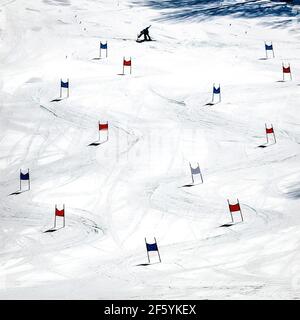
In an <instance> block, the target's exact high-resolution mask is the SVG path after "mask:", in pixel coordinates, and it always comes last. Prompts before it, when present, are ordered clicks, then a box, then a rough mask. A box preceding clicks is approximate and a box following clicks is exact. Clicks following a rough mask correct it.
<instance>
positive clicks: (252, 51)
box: [0, 0, 300, 299]
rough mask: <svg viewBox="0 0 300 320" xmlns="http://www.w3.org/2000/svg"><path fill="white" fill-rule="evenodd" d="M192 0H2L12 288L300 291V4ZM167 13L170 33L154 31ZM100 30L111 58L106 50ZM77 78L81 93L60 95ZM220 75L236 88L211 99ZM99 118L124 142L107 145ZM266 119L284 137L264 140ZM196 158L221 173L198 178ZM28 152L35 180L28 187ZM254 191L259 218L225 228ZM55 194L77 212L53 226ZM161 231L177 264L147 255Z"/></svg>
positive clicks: (250, 212)
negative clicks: (286, 66) (142, 38)
mask: <svg viewBox="0 0 300 320" xmlns="http://www.w3.org/2000/svg"><path fill="white" fill-rule="evenodd" d="M177 2H178V1H177ZM213 2H214V1H210V3H207V1H203V4H202V3H201V2H200V6H201V7H200V9H201V10H203V9H207V8H209V9H208V10H215V9H212V8H215V7H216V6H218V5H220V1H215V3H213ZM242 2H244V1H226V2H224V3H223V5H224V6H229V7H227V8H231V7H230V6H236V5H238V6H241V3H242ZM251 3H252V4H253V5H254V7H249V8H254V10H255V6H260V7H261V8H268V10H270V11H271V12H272V10H273V8H274V10H275V8H276V10H277V9H278V5H280V6H283V4H278V3H276V4H275V3H271V2H269V1H251ZM250 5H251V4H250V3H248V4H247V6H250ZM214 6H215V7H214ZM197 8H198V9H199V7H197ZM235 8H236V7H235ZM186 9H187V10H188V12H189V9H190V10H191V12H192V8H189V4H188V3H187V4H186V5H185V7H184V8H180V7H179V8H171V7H170V8H168V7H165V8H159V7H157V6H156V5H155V1H153V2H151V1H147V0H145V1H142V0H141V1H130V0H128V1H122V0H120V1H116V0H114V1H109V0H97V1H93V0H44V1H37V0H27V1H8V0H1V1H0V37H1V42H0V67H1V73H0V99H1V100H0V128H1V130H0V170H1V175H0V206H1V207H0V210H1V211H0V298H2V299H12V298H14V299H24V298H26V299H78V298H79V299H122V298H126V299H154V298H155V299H186V298H189V299H216V298H222V299H273V298H274V299H275V298H276V299H297V298H299V297H300V287H299V286H300V278H299V271H300V253H299V252H300V251H299V249H300V213H299V200H300V182H299V181H300V173H299V157H300V146H299V143H300V127H299V123H300V115H299V97H300V87H299V85H300V59H299V57H300V46H299V43H300V42H299V39H300V34H299V31H298V30H299V28H297V27H299V25H298V22H297V21H299V20H297V16H291V17H288V16H286V15H285V16H280V15H278V16H276V15H273V16H269V15H266V16H260V17H255V15H254V16H253V15H252V16H251V15H250V14H249V15H248V16H247V15H238V14H237V12H233V13H231V12H229V11H228V12H229V14H224V12H223V11H222V12H223V13H222V14H216V15H215V16H214V15H206V13H205V10H204V11H201V10H200V11H199V12H197V15H194V16H192V15H191V16H190V17H189V16H185V17H184V18H183V17H182V16H180V15H179V16H178V17H177V16H176V14H174V13H178V12H179V13H182V12H184V10H186ZM224 10H225V9H224ZM226 10H227V9H226ZM226 10H225V11H226ZM241 10H243V9H241ZM210 12H212V11H210ZM226 12H227V11H226ZM268 12H269V11H268ZM283 22H284V23H283ZM149 24H151V25H152V27H151V29H150V30H151V35H152V36H153V37H154V38H155V40H156V41H153V42H149V43H142V44H138V43H136V42H135V37H136V34H137V32H138V31H139V30H141V29H142V28H143V27H145V26H148V25H149ZM100 40H101V41H103V42H105V41H108V47H109V52H108V58H107V59H100V60H99V59H95V58H97V57H98V54H99V53H98V52H99V41H100ZM265 40H267V41H273V45H274V50H275V55H276V56H275V59H268V60H265V59H264V57H265V53H264V41H265ZM123 56H125V57H127V58H129V57H132V61H133V73H132V75H129V74H126V75H120V74H121V71H122V59H123ZM283 61H284V62H286V63H290V64H291V69H292V74H293V80H292V81H286V82H282V81H280V80H281V79H282V73H281V64H282V62H283ZM61 78H62V79H63V80H66V79H67V78H69V79H70V97H69V98H68V99H64V100H62V101H59V102H55V101H54V102H51V101H52V100H53V99H55V98H58V95H59V81H60V79H61ZM213 83H220V84H221V89H222V102H221V103H219V104H216V105H213V106H210V105H206V104H207V103H208V102H210V101H211V93H212V85H213ZM99 120H101V122H106V121H108V122H109V127H110V130H109V141H108V142H105V143H103V144H100V145H98V146H89V144H91V143H93V142H95V141H96V140H97V137H98V131H97V125H98V121H99ZM265 123H267V124H268V125H269V124H273V126H274V129H275V133H276V137H277V143H276V144H270V145H269V146H268V147H266V148H259V147H258V146H259V145H262V144H264V143H265V131H264V130H265ZM189 162H191V163H192V164H193V165H195V164H197V162H199V164H200V167H201V169H202V173H203V177H204V184H199V185H196V186H193V187H190V188H188V187H183V186H184V185H186V184H189V183H190V182H191V177H190V169H189ZM27 168H30V173H31V190H30V191H28V192H23V193H20V194H17V195H11V194H12V193H14V192H16V191H17V190H18V188H19V170H20V169H24V170H26V169H27ZM236 198H239V200H240V203H241V207H242V210H243V214H244V219H245V221H244V222H243V223H237V224H235V225H234V226H231V227H220V226H221V225H223V224H226V223H228V222H230V215H229V212H228V206H227V199H229V200H230V201H231V202H232V203H234V201H235V200H236ZM55 204H57V205H58V206H61V205H62V204H65V206H66V228H64V229H59V230H57V231H56V232H46V233H45V232H44V231H46V230H49V229H51V228H52V227H53V218H54V216H53V215H54V206H55ZM237 219H238V216H237ZM145 236H147V238H148V240H149V242H151V240H152V239H153V237H156V238H157V240H158V245H159V248H160V254H161V257H162V263H161V264H157V263H155V264H152V265H143V264H145V263H146V262H147V255H146V252H145V243H144V237H145ZM153 258H154V259H155V258H156V257H155V255H154V256H153ZM153 261H154V260H153Z"/></svg>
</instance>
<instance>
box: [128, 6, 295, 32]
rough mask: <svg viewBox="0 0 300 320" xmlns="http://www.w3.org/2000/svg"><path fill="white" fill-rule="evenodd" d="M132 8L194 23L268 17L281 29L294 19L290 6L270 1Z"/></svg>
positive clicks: (163, 18)
mask: <svg viewBox="0 0 300 320" xmlns="http://www.w3.org/2000/svg"><path fill="white" fill-rule="evenodd" d="M133 3H134V4H138V5H144V6H148V7H152V8H154V9H157V10H162V11H161V17H160V18H158V20H177V21H185V20H196V21H203V20H207V19H210V18H212V17H216V16H228V15H232V16H234V17H237V18H257V17H268V18H272V17H274V18H278V17H281V18H283V19H280V20H276V21H274V20H272V19H270V20H268V22H267V24H270V25H274V27H278V28H280V27H284V26H286V25H288V24H289V23H291V22H293V21H294V19H293V18H294V17H296V16H297V12H296V10H293V5H291V4H287V3H284V2H274V1H269V0H249V1H245V2H233V1H231V2H230V1H228V0H227V1H226V0H211V1H210V0H164V1H161V0H145V1H143V2H141V0H133Z"/></svg>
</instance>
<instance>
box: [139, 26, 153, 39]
mask: <svg viewBox="0 0 300 320" xmlns="http://www.w3.org/2000/svg"><path fill="white" fill-rule="evenodd" d="M150 27H151V25H150V26H149V27H147V28H145V29H144V30H142V31H141V32H140V34H139V35H138V39H139V38H140V37H141V36H142V35H144V41H152V39H151V38H150V35H149V28H150Z"/></svg>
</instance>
